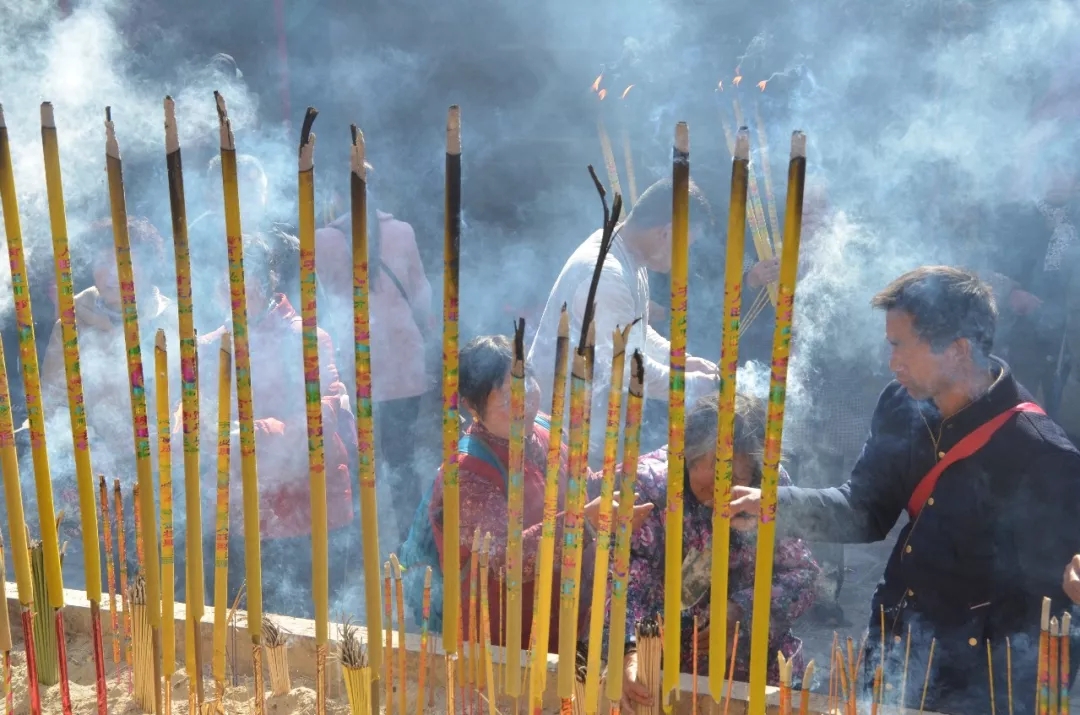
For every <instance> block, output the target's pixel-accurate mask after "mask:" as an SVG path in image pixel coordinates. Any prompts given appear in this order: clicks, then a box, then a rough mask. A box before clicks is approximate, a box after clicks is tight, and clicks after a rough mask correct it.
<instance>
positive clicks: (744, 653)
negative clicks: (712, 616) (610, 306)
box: [613, 395, 818, 710]
mask: <svg viewBox="0 0 1080 715" xmlns="http://www.w3.org/2000/svg"><path fill="white" fill-rule="evenodd" d="M717 420H718V400H717V398H716V396H711V397H707V398H704V399H702V400H701V401H699V402H698V403H697V404H695V405H694V407H693V408H692V409H691V410H690V411H689V412H688V413H687V416H686V473H685V508H684V518H685V522H684V526H683V567H682V571H683V596H682V599H683V604H682V609H683V610H682V634H683V644H682V648H681V652H682V664H681V667H682V671H683V672H684V673H685V672H691V669H692V667H693V663H692V653H693V650H692V647H691V646H692V642H691V641H692V639H693V621H694V618H695V617H696V618H697V620H698V624H699V636H698V646H699V647H698V672H699V673H701V674H707V673H708V672H709V662H708V627H707V624H708V618H709V601H710V598H709V583H710V575H711V569H712V558H711V557H712V519H713V473H714V469H715V463H716V431H717ZM764 439H765V403H764V402H763V401H761V400H758V399H755V398H752V397H748V396H745V395H739V396H738V397H737V399H736V403H735V458H734V482H735V484H737V485H758V484H760V483H761V459H762V454H763V445H764ZM780 483H781V484H790V483H791V480H790V478H789V477H788V475H787V474H786V473H785V472H783V471H781V474H780ZM666 484H667V447H666V446H665V447H661V448H660V449H658V450H656V451H655V452H651V453H649V454H646V455H645V456H643V457H641V459H640V460H639V461H638V467H637V501H638V502H639V503H640V502H652V503H654V504H656V508H655V509H654V510H653V511H652V513H651V514H650V515H649V517H648V519H646V521H645V523H644V524H643V525H642V526H641V528H640V529H638V530H637V531H635V533H634V535H633V539H632V541H631V553H630V577H629V580H628V587H627V596H626V599H627V611H626V621H627V623H626V633H627V639H628V641H630V642H628V643H626V644H625V647H626V648H627V657H626V661H625V663H626V666H625V667H626V677H625V680H624V683H625V685H624V686H623V703H624V705H625V706H626V707H628V708H630V709H631V710H632V709H633V708H634V707H635V706H636V705H650V704H651V699H650V695H649V691H648V690H646V689H645V688H643V687H642V686H641V684H640V683H638V682H637V657H636V653H634V650H635V648H634V643H633V642H632V640H633V634H634V625H635V624H636V623H637V622H639V621H641V620H643V619H645V618H648V617H652V616H655V615H656V614H658V613H663V610H664V527H665V521H666V517H667V509H666V508H664V506H665V503H666V491H667V489H666ZM756 548H757V536H756V533H755V532H745V533H744V532H739V531H735V530H732V531H731V552H730V554H731V556H730V558H731V561H730V564H731V565H730V567H729V568H730V571H729V576H728V578H729V581H728V584H729V586H728V588H729V591H728V629H727V633H728V652H730V648H731V640H732V635H733V633H734V629H735V622H736V621H741V626H740V630H741V632H742V633H749V632H750V620H751V607H752V603H753V594H754V559H755V552H756ZM774 558H775V561H774V571H773V589H772V612H771V615H770V620H769V653H776V652H778V651H779V652H781V653H783V654H784V655H785V656H786V657H788V658H794V660H795V664H794V674H795V677H796V678H798V677H800V676H801V674H802V669H803V663H802V657H801V647H802V641H800V640H799V639H798V638H796V637H795V635H794V634H793V633H792V632H791V624H792V623H793V622H794V621H795V620H796V619H797V618H798V617H799V616H800V615H801V614H802V613H803V612H804V611H806V609H807V608H809V607H810V606H811V605H812V604H813V600H814V589H813V584H814V579H815V578H816V576H817V574H818V566H817V564H816V563H815V562H814V558H813V555H812V554H811V553H810V550H809V549H808V548H807V547H806V545H805V544H804V543H803V542H802V541H801V540H800V539H784V538H782V539H780V540H779V541H778V542H777V544H776V552H775V557H774ZM613 646H614V644H613ZM749 664H750V645H749V639H743V638H741V637H740V639H739V649H738V652H737V653H736V655H735V672H734V678H735V679H736V680H743V681H745V680H746V679H747V675H748V673H749ZM717 665H718V667H724V666H723V664H717ZM778 680H779V673H778V665H777V662H776V658H775V656H774V657H771V658H770V659H769V683H770V684H774V685H775V684H777V682H778Z"/></svg>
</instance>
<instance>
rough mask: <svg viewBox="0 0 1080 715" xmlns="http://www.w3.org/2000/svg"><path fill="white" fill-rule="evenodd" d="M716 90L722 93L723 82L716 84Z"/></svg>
mask: <svg viewBox="0 0 1080 715" xmlns="http://www.w3.org/2000/svg"><path fill="white" fill-rule="evenodd" d="M716 88H717V89H718V90H720V91H721V92H723V91H724V80H720V81H719V82H717V83H716Z"/></svg>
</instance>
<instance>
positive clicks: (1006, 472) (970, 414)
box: [779, 359, 1080, 714]
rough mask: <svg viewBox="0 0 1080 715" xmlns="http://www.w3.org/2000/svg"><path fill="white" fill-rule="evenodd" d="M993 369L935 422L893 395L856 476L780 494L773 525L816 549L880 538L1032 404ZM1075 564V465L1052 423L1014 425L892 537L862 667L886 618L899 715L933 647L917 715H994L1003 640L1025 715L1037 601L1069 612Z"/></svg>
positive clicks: (899, 392) (1079, 539) (888, 392)
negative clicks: (968, 448) (980, 435)
mask: <svg viewBox="0 0 1080 715" xmlns="http://www.w3.org/2000/svg"><path fill="white" fill-rule="evenodd" d="M993 369H994V370H995V373H996V374H997V379H996V381H995V382H994V384H993V386H992V387H991V388H990V390H989V391H988V392H987V393H986V394H984V395H983V396H982V397H980V398H978V399H977V400H975V401H974V402H972V403H971V404H970V405H968V406H967V407H965V408H964V409H962V410H960V411H959V412H958V413H956V414H955V415H953V416H952V417H951V418H949V419H947V420H944V421H943V420H942V419H941V415H940V414H939V413H938V411H937V409H936V408H935V407H934V406H933V404H931V403H928V402H920V401H916V400H914V399H913V398H912V397H911V396H910V395H909V394H908V393H907V391H906V390H905V389H904V388H903V387H901V386H900V385H899V384H898V383H896V382H893V383H891V384H889V386H888V387H886V388H885V390H884V392H882V394H881V397H880V399H879V400H878V405H877V408H876V409H875V411H874V416H873V419H872V422H871V428H870V435H869V437H868V438H867V441H866V444H865V445H864V447H863V451H862V455H861V456H860V458H859V461H858V463H857V464H856V465H855V468H854V470H853V471H852V474H851V478H850V479H849V480H848V481H847V482H846V483H845V484H843V485H842V486H840V487H834V488H829V489H800V488H797V487H789V488H782V489H781V490H780V506H779V512H780V519H781V521H782V523H783V524H784V525H785V527H786V528H788V529H791V530H792V531H794V532H795V533H797V534H798V535H800V536H803V537H804V538H806V539H808V540H813V541H832V542H841V543H868V542H872V541H880V540H882V539H884V538H885V537H886V536H887V535H888V533H889V531H890V530H891V529H892V527H893V526H894V525H895V524H896V522H897V520H898V519H899V518H900V516H901V514H903V513H905V509H906V507H907V503H908V499H909V498H910V497H911V494H912V492H913V491H914V490H915V487H916V485H918V483H919V482H920V481H921V480H922V477H923V476H924V475H925V474H926V473H927V472H928V471H929V470H930V469H931V468H932V467H933V466H934V464H935V463H936V462H937V460H938V459H940V458H941V457H942V456H944V454H945V453H946V452H947V451H948V450H949V449H950V448H951V447H952V446H953V445H955V444H956V443H957V442H958V441H959V440H960V439H961V438H963V437H964V436H965V435H967V434H969V433H970V432H972V431H973V430H974V429H976V428H977V427H979V426H980V425H982V424H984V423H985V422H987V421H989V420H991V419H992V418H993V417H995V416H996V415H998V414H1001V413H1002V412H1004V411H1005V410H1007V409H1009V408H1010V407H1013V406H1015V405H1017V404H1019V403H1021V402H1028V401H1032V400H1033V398H1032V397H1031V395H1030V394H1029V393H1028V392H1027V391H1026V390H1025V389H1024V388H1023V387H1022V386H1021V385H1020V384H1019V383H1017V382H1016V381H1015V380H1014V379H1013V377H1012V374H1011V373H1010V371H1009V368H1008V367H1007V366H1006V365H1005V364H1004V363H1003V362H1001V361H998V360H996V359H995V360H994V362H993ZM1076 553H1080V453H1078V452H1077V449H1076V447H1074V446H1073V445H1072V443H1070V442H1069V440H1068V439H1067V438H1066V436H1065V433H1064V432H1063V431H1062V429H1061V428H1060V427H1059V426H1058V425H1057V424H1055V423H1054V422H1053V421H1052V420H1051V419H1050V418H1049V417H1045V416H1043V415H1038V414H1030V413H1022V414H1019V415H1017V416H1015V417H1013V418H1011V419H1010V420H1009V421H1008V422H1007V423H1006V424H1005V425H1004V426H1003V427H1001V428H1000V429H999V430H998V431H997V432H996V433H995V434H994V436H993V437H992V438H991V440H990V441H989V443H987V444H986V446H984V447H983V448H982V449H981V450H980V451H979V452H977V453H976V454H974V455H973V456H971V457H969V458H967V459H965V460H962V461H959V462H957V463H955V464H953V465H951V466H950V467H948V468H947V469H946V470H945V471H944V472H943V473H942V475H941V477H940V479H939V480H938V483H937V486H936V488H935V490H934V492H933V494H932V496H931V498H930V499H929V500H928V501H927V503H926V505H925V506H924V507H923V509H922V511H921V513H920V515H919V517H918V518H917V519H916V520H914V521H913V522H909V523H907V524H906V525H905V526H904V528H903V530H902V531H901V532H900V537H899V539H898V540H897V543H896V546H895V547H894V548H893V551H892V555H891V556H890V557H889V562H888V564H887V566H886V567H885V574H884V576H883V578H882V581H881V583H880V584H878V587H877V590H876V592H875V594H874V598H873V604H872V605H873V611H872V617H871V619H870V633H869V637H868V652H867V654H866V655H867V657H866V659H865V662H866V664H867V665H868V666H869V667H870V668H873V667H876V666H877V665H879V664H880V657H881V656H880V647H879V646H878V644H879V643H880V638H881V627H880V623H881V610H882V608H884V611H885V616H886V624H885V630H886V642H887V643H888V646H887V648H886V651H887V655H888V661H887V662H886V673H885V678H886V682H888V683H891V684H892V686H893V687H892V689H891V692H892V693H898V692H899V684H900V681H901V679H902V670H903V665H902V664H903V658H904V650H905V645H904V641H905V640H906V638H907V633H908V630H909V628H910V629H911V632H912V645H911V660H910V663H909V666H908V668H909V673H908V679H907V694H906V704H907V706H908V707H918V703H919V699H920V698H921V694H922V686H923V680H924V677H925V672H926V662H927V658H928V655H929V650H930V641H931V639H932V638H936V647H935V650H934V659H933V666H934V667H933V671H932V673H931V679H930V687H929V693H928V696H927V703H926V709H927V710H936V711H939V712H948V713H980V714H981V713H986V712H989V711H990V697H989V696H990V694H989V684H988V680H989V679H988V666H987V660H988V659H987V649H986V641H987V640H989V641H990V643H991V645H992V648H993V663H994V671H995V675H996V676H997V677H996V687H995V691H996V692H995V694H996V696H997V702H998V704H999V705H1000V706H1001V708H1002V710H1004V709H1005V708H1006V707H1007V705H1006V701H1007V686H1006V682H1005V680H1006V679H1005V655H1006V654H1005V650H1006V638H1008V639H1009V641H1010V643H1011V651H1012V652H1011V657H1012V666H1013V667H1012V673H1013V682H1012V688H1013V694H1014V697H1013V712H1014V713H1017V714H1019V713H1026V712H1030V711H1031V709H1032V706H1033V704H1034V693H1035V690H1034V688H1035V671H1036V660H1037V649H1036V647H1035V644H1037V642H1038V627H1039V620H1040V610H1041V604H1042V599H1043V597H1044V596H1049V597H1050V598H1052V599H1053V607H1054V612H1055V613H1056V614H1057V615H1058V616H1059V617H1060V614H1061V612H1062V610H1063V609H1064V608H1066V607H1067V605H1068V604H1067V600H1066V598H1065V594H1064V592H1063V591H1062V588H1061V582H1062V574H1063V573H1064V570H1065V566H1066V564H1067V563H1068V562H1069V561H1070V560H1071V558H1072V556H1073V554H1076ZM1073 660H1074V662H1075V661H1076V660H1077V659H1076V658H1074V659H1073ZM871 672H872V671H871Z"/></svg>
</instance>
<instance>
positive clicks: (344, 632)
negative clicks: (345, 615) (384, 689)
mask: <svg viewBox="0 0 1080 715" xmlns="http://www.w3.org/2000/svg"><path fill="white" fill-rule="evenodd" d="M338 658H339V660H340V661H341V670H342V673H343V674H344V678H345V693H346V695H348V697H349V712H350V713H352V715H370V713H371V712H372V710H371V665H370V663H369V662H368V657H367V648H366V647H365V646H364V644H362V643H361V642H360V636H359V629H358V628H357V627H356V626H355V625H353V623H352V622H351V621H348V620H346V621H345V622H344V623H342V624H341V646H340V651H339V653H338Z"/></svg>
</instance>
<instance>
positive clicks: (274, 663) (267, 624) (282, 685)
mask: <svg viewBox="0 0 1080 715" xmlns="http://www.w3.org/2000/svg"><path fill="white" fill-rule="evenodd" d="M262 635H263V645H264V646H265V647H266V662H267V664H268V665H269V666H270V692H271V693H272V694H273V695H288V693H289V691H290V690H292V682H291V681H290V680H289V643H288V641H287V640H286V638H285V633H284V631H282V630H281V626H279V625H278V624H277V623H275V622H274V621H273V620H272V619H270V618H264V619H263V632H262Z"/></svg>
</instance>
